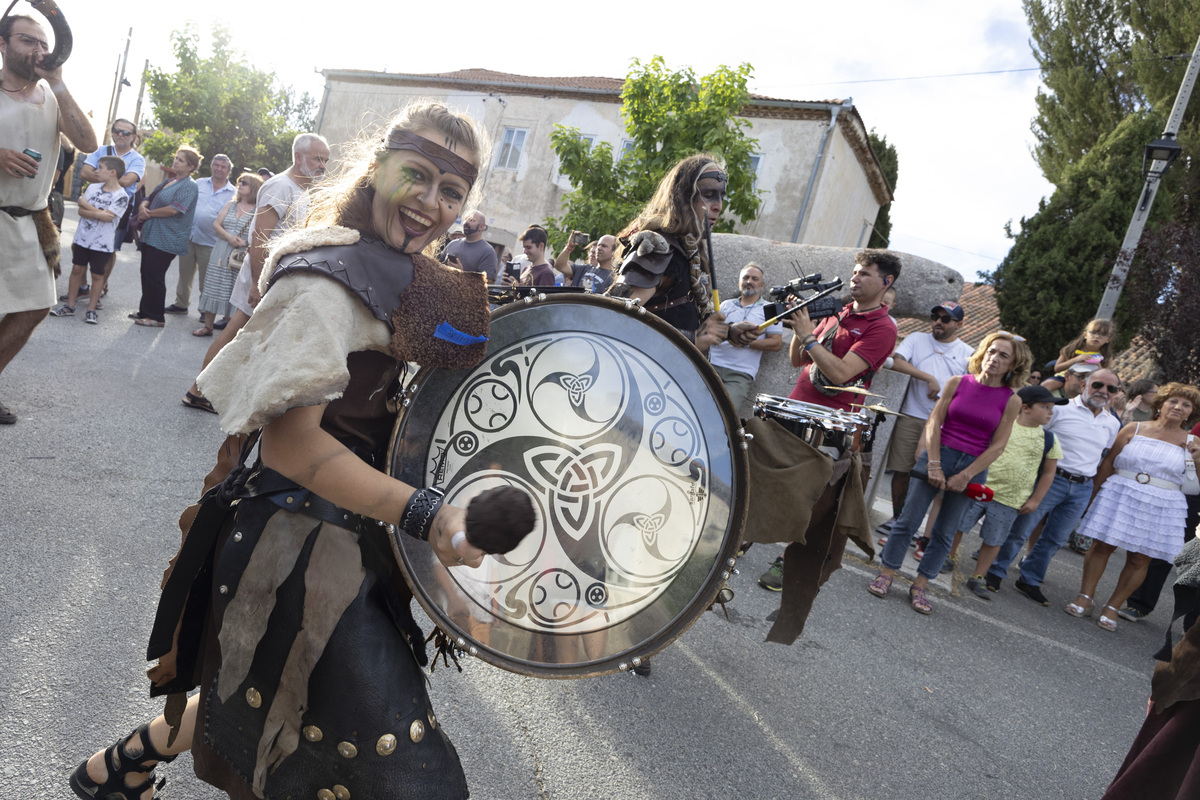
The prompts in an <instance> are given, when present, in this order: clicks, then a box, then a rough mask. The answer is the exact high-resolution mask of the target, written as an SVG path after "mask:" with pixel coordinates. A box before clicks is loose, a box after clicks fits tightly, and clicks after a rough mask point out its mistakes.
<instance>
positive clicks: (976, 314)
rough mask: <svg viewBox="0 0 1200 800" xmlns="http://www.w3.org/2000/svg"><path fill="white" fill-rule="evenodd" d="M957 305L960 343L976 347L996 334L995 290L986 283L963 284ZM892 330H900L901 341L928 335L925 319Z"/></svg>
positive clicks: (910, 320)
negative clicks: (960, 319) (960, 317)
mask: <svg viewBox="0 0 1200 800" xmlns="http://www.w3.org/2000/svg"><path fill="white" fill-rule="evenodd" d="M897 291H899V290H897ZM947 299H951V298H947ZM957 302H958V304H959V305H960V306H962V309H963V327H962V340H963V341H964V342H966V343H967V344H969V345H971V347H978V346H979V343H980V342H982V341H983V338H984V337H985V336H987V335H988V334H989V333H992V332H993V331H998V330H1000V309H999V308H998V307H997V306H996V290H995V289H993V288H992V287H991V286H989V285H987V284H986V283H964V284H963V290H962V295H961V296H960V297H959V298H958V301H957ZM896 327H897V328H899V330H900V338H901V339H903V338H904V337H905V336H908V335H909V334H910V333H914V332H916V331H928V330H929V315H928V314H925V315H923V316H920V317H904V318H902V319H900V321H899V322H898V323H897V325H896Z"/></svg>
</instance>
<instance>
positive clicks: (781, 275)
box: [713, 233, 963, 416]
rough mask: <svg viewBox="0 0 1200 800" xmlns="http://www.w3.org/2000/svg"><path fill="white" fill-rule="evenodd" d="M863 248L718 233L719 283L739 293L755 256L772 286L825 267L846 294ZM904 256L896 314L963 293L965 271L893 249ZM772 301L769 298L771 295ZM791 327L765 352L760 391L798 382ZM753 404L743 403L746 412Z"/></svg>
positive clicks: (725, 294) (922, 312) (726, 293)
mask: <svg viewBox="0 0 1200 800" xmlns="http://www.w3.org/2000/svg"><path fill="white" fill-rule="evenodd" d="M861 250H862V248H856V247H819V246H817V245H811V244H790V243H787V242H773V241H770V240H768V239H759V238H756V237H753V236H739V235H736V234H722V233H718V234H715V235H714V236H713V252H714V253H715V254H716V258H715V266H716V273H717V289H718V290H720V293H721V299H722V300H727V299H729V298H731V297H736V296H737V293H738V291H737V284H738V273H739V272H741V270H742V267H744V266H746V264H748V263H750V262H751V261H753V262H754V263H756V264H758V265H759V266H761V267H762V268H763V272H764V273H765V278H766V282H767V289H768V290H769V289H770V287H772V286H782V285H783V284H785V283H787V282H788V281H790V280H791V279H792V278H795V277H797V276H798V275H800V274H801V273H803V274H805V275H813V274H815V273H820V274H821V275H822V279H823V280H825V281H831V280H833V279H834V278H835V277H837V278H841V279H842V280H843V281H844V282H845V284H846V285H845V295H846V297H847V299H848V297H849V294H850V275H851V273H853V272H854V257H855V256H856V255H857V254H858V253H859V252H860V251H861ZM892 252H893V253H894V254H895V255H897V256H899V257H900V261H901V263H902V265H903V266H902V268H901V270H900V279H899V280H898V281H896V307H895V308H894V309H893V315H894V316H901V317H908V316H916V317H923V316H926V315H928V314H929V310H930V309H931V308H933V307H934V306H936V305H937V304H938V303H941V302H942V301H944V300H958V298H959V295H960V294H961V293H962V288H963V278H962V275H960V274H958V273H957V272H956V271H954V270H952V269H950V268H949V267H947V266H946V265H944V264H939V263H937V262H936V261H930V260H929V259H927V258H921V257H920V256H914V255H909V254H908V253H900V252H896V251H892ZM768 302H769V299H768ZM791 337H792V332H791V330H790V329H785V330H784V333H783V349H782V350H781V351H779V352H778V353H764V354H763V359H762V366H761V367H760V368H759V372H758V379H757V380H756V381H755V391H757V392H759V393H762V394H773V395H777V396H782V397H786V396H787V395H788V393H789V392H791V390H792V387H793V386H794V385H795V383H796V374H797V370H795V369H794V368H793V367H792V365H791V362H790V361H789V360H788V357H787V349H788V342H789V341H790V340H791ZM749 410H750V409H749V408H744V409H740V411H741V413H742V414H743V416H745V415H746V414H748V413H749Z"/></svg>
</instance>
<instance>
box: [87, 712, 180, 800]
mask: <svg viewBox="0 0 1200 800" xmlns="http://www.w3.org/2000/svg"><path fill="white" fill-rule="evenodd" d="M133 735H136V736H137V737H138V739H139V740H140V741H141V744H142V750H141V753H139V754H138V755H136V756H135V755H133V754H132V753H130V752H129V750H128V749H127V748H126V746H125V743H126V742H127V741H129V739H130V738H131V737H130V736H124V737H122V738H120V739H118V740H117V742H116V743H115V744H113V745H112V746H111V747H109V748H108V749H107V750H105V751H104V768H105V769H106V770H107V772H108V777H107V778H106V779H105V780H104V783H102V784H98V783H96V782H95V781H94V780H92V779H91V777H89V776H88V773H87V765H88V761H89V760H90V758H89V759H84V762H83V763H82V764H80V765H79V767H78V768H76V770H75V772H74V773H72V774H71V790H72V791H74V792H75V794H77V795H79V796H80V797H82V798H83V799H84V800H112V799H113V798H123V800H141V798H142V794H143V793H144V792H145V791H146V790H147V789H151V788H160V789H161V788H162V783H159V785H158V787H154V772H153V770H154V768H155V767H156V766H158V765H159V764H168V763H170V762H172V761H174V760H175V756H164V755H163V754H162V753H160V752H158V749H157V748H155V746H154V745H153V744H151V743H150V726H149V724H146V725H143V726H141V727H140V728H138V729H137V730H135V731H134V732H133ZM131 772H148V773H150V774H149V775H147V776H146V780H144V781H142V782H141V783H139V784H137V785H136V786H126V785H125V776H126V775H128V774H129V773H131ZM163 783H165V780H164V781H163Z"/></svg>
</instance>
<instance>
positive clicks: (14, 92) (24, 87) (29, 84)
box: [0, 81, 34, 94]
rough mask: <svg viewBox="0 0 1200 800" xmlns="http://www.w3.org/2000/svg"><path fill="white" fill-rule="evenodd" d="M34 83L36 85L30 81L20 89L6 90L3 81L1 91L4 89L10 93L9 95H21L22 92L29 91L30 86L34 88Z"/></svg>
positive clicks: (0, 86) (0, 85)
mask: <svg viewBox="0 0 1200 800" xmlns="http://www.w3.org/2000/svg"><path fill="white" fill-rule="evenodd" d="M33 83H34V82H33V81H30V82H29V83H27V84H25V85H24V86H22V87H21V88H20V89H4V83H3V81H0V89H4V91H6V92H8V93H9V94H20V93H21V92H23V91H25V90H26V89H28V88H29V87H30V86H33Z"/></svg>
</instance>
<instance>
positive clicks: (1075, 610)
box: [1063, 592, 1096, 617]
mask: <svg viewBox="0 0 1200 800" xmlns="http://www.w3.org/2000/svg"><path fill="white" fill-rule="evenodd" d="M1075 596H1076V597H1077V598H1078V597H1082V598H1083V599H1084V600H1087V601H1088V604H1087V607H1086V608H1085V607H1083V606H1081V605H1079V604H1078V603H1067V607H1066V608H1064V609H1063V611H1066V612H1067V613H1068V614H1070V615H1071V616H1072V617H1090V616H1091V615H1092V612H1093V611H1095V610H1096V601H1095V600H1093V599H1092V598H1091V597H1090V596H1089V595H1086V594H1084V593H1083V592H1080V593H1079V594H1077V595H1075Z"/></svg>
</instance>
